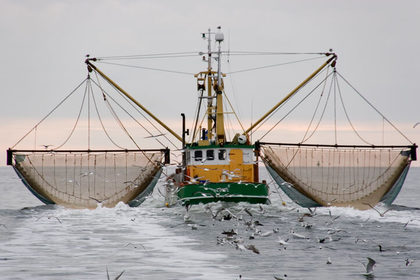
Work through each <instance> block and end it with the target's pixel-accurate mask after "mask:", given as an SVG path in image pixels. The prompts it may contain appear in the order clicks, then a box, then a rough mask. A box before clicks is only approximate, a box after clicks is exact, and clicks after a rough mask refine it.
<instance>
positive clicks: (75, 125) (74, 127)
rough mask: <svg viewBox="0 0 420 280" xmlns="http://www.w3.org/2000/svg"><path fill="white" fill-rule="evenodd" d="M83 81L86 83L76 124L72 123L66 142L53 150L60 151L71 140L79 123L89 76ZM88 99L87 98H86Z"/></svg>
mask: <svg viewBox="0 0 420 280" xmlns="http://www.w3.org/2000/svg"><path fill="white" fill-rule="evenodd" d="M85 81H86V86H85V93H84V94H83V99H82V104H81V105H80V110H79V114H78V115H77V119H76V122H75V123H74V126H73V128H72V130H71V132H70V135H69V136H67V139H66V140H64V142H63V143H62V144H61V145H58V147H56V148H55V150H58V149H60V148H61V147H63V146H64V145H65V144H66V143H67V142H68V141H69V139H70V138H71V136H72V135H73V133H74V131H75V130H76V127H77V124H78V123H79V120H80V116H81V114H82V110H83V107H84V104H85V99H86V93H87V92H88V84H89V81H90V78H89V76H88V77H87V79H86V80H85ZM88 98H89V97H88Z"/></svg>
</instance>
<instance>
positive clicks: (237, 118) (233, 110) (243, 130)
mask: <svg viewBox="0 0 420 280" xmlns="http://www.w3.org/2000/svg"><path fill="white" fill-rule="evenodd" d="M223 93H224V95H223V96H224V97H225V98H226V100H227V102H228V103H229V106H230V108H231V109H232V112H233V114H234V115H235V117H236V120H237V121H238V123H239V125H240V126H241V128H242V132H245V129H244V126H243V125H242V123H241V121H240V120H239V117H238V115H237V114H236V112H235V109H234V108H233V106H232V103H230V100H229V98H228V96H227V94H226V92H225V90H223Z"/></svg>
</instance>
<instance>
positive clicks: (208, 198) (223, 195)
mask: <svg viewBox="0 0 420 280" xmlns="http://www.w3.org/2000/svg"><path fill="white" fill-rule="evenodd" d="M177 195H178V200H179V201H180V202H181V204H182V205H192V204H200V203H203V204H205V203H210V202H218V201H223V202H235V203H238V202H248V203H252V204H269V203H270V201H269V198H268V195H269V188H268V186H267V185H266V184H263V183H236V182H218V183H200V184H190V185H185V186H183V187H181V188H180V189H179V191H178V194H177Z"/></svg>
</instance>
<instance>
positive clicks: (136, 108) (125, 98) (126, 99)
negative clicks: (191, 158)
mask: <svg viewBox="0 0 420 280" xmlns="http://www.w3.org/2000/svg"><path fill="white" fill-rule="evenodd" d="M95 74H96V77H97V79H98V84H97V86H98V87H99V88H100V89H101V90H102V92H103V93H104V92H105V91H104V90H103V88H102V87H101V85H100V84H99V78H98V75H97V73H96V72H95ZM108 84H110V83H108ZM110 85H111V87H112V88H114V90H115V91H116V92H117V93H118V94H119V95H120V96H121V97H122V98H123V99H124V100H125V101H126V102H127V103H128V104H129V105H130V106H131V107H133V108H134V110H136V111H137V112H138V113H139V114H140V115H141V116H142V117H143V118H144V119H145V120H146V121H147V122H148V123H149V124H150V125H152V126H153V127H154V128H155V129H156V130H157V131H158V133H160V134H162V135H163V137H164V138H165V139H166V140H168V142H170V143H171V144H172V145H173V146H174V147H175V148H177V146H176V145H175V144H174V143H173V142H172V141H171V140H170V139H169V138H168V137H167V136H166V135H164V134H163V133H162V131H161V130H159V128H158V127H156V126H155V124H154V123H152V122H151V121H150V120H149V119H148V118H147V117H146V116H145V115H144V114H143V113H142V112H141V111H140V110H139V109H138V107H136V106H134V104H133V103H132V102H130V101H129V99H128V98H127V97H126V96H125V95H124V94H122V93H121V92H120V91H119V90H118V89H117V88H115V87H114V86H113V85H112V84H110ZM106 95H107V96H108V97H109V98H111V99H112V101H114V102H115V103H116V104H117V105H118V106H119V107H120V108H121V109H122V110H123V111H124V112H125V113H126V114H127V115H128V116H130V117H131V118H132V119H133V120H134V121H135V122H136V123H137V124H138V125H140V126H141V127H142V128H143V129H144V130H145V131H146V132H147V133H149V135H150V136H153V134H152V133H151V132H150V131H149V130H148V129H146V128H145V127H144V126H143V125H142V124H141V123H140V122H139V121H137V120H136V118H134V116H132V115H131V114H130V113H129V112H128V111H127V110H126V109H125V108H123V107H122V105H120V104H119V103H118V102H117V101H116V100H115V99H114V98H112V97H111V96H110V94H108V93H107V94H106ZM155 140H156V141H157V142H158V143H159V144H161V145H162V147H165V148H166V145H164V144H163V143H162V142H161V141H160V140H159V139H157V138H155Z"/></svg>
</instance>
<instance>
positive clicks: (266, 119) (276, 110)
mask: <svg viewBox="0 0 420 280" xmlns="http://www.w3.org/2000/svg"><path fill="white" fill-rule="evenodd" d="M325 70H326V68H324V69H322V70H321V71H320V72H319V73H317V74H316V75H315V76H314V77H313V78H312V80H313V79H315V78H316V77H317V76H318V75H321V73H322V72H324V71H325ZM323 81H324V80H322V81H321V83H322V82H323ZM309 82H310V81H307V82H306V84H305V85H303V86H302V87H301V88H299V90H297V91H296V92H295V93H294V94H293V96H295V95H296V94H297V93H298V92H299V91H300V90H302V89H303V88H304V87H305V86H306V85H308V83H309ZM321 83H320V84H321ZM320 84H318V85H317V86H316V87H315V88H314V89H313V90H312V91H314V90H315V89H316V88H317V87H319V86H320ZM293 96H290V98H289V99H287V100H286V101H284V102H283V104H281V105H280V106H279V107H277V108H276V109H275V110H274V111H273V112H272V113H271V114H270V115H269V116H267V118H265V119H264V120H263V121H261V123H260V124H259V125H258V126H257V127H256V128H255V129H254V131H253V133H255V131H257V130H258V129H260V128H261V127H262V126H263V125H264V124H265V123H266V122H267V121H268V120H269V119H270V118H271V117H272V116H273V115H275V114H276V113H277V112H278V111H279V110H280V109H281V108H282V107H283V106H284V105H285V104H287V102H289V101H290V99H291V97H293ZM306 97H307V96H306ZM306 97H305V98H306ZM298 105H299V104H298ZM296 107H297V106H295V107H294V108H292V111H293V110H294V109H295V108H296ZM290 113H291V112H289V113H288V114H290ZM286 116H287V115H286ZM286 116H285V117H286ZM285 117H284V118H285ZM284 118H283V119H284ZM283 119H281V120H280V121H279V122H277V123H276V124H275V125H274V127H275V126H277V125H278V124H279V123H280V122H281V121H282V120H283ZM274 127H272V128H271V129H270V130H269V131H268V132H267V133H265V134H264V135H263V136H262V137H261V139H262V138H263V137H265V136H266V135H267V134H268V133H269V132H270V131H271V130H272V129H273V128H274ZM251 135H252V134H251Z"/></svg>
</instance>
